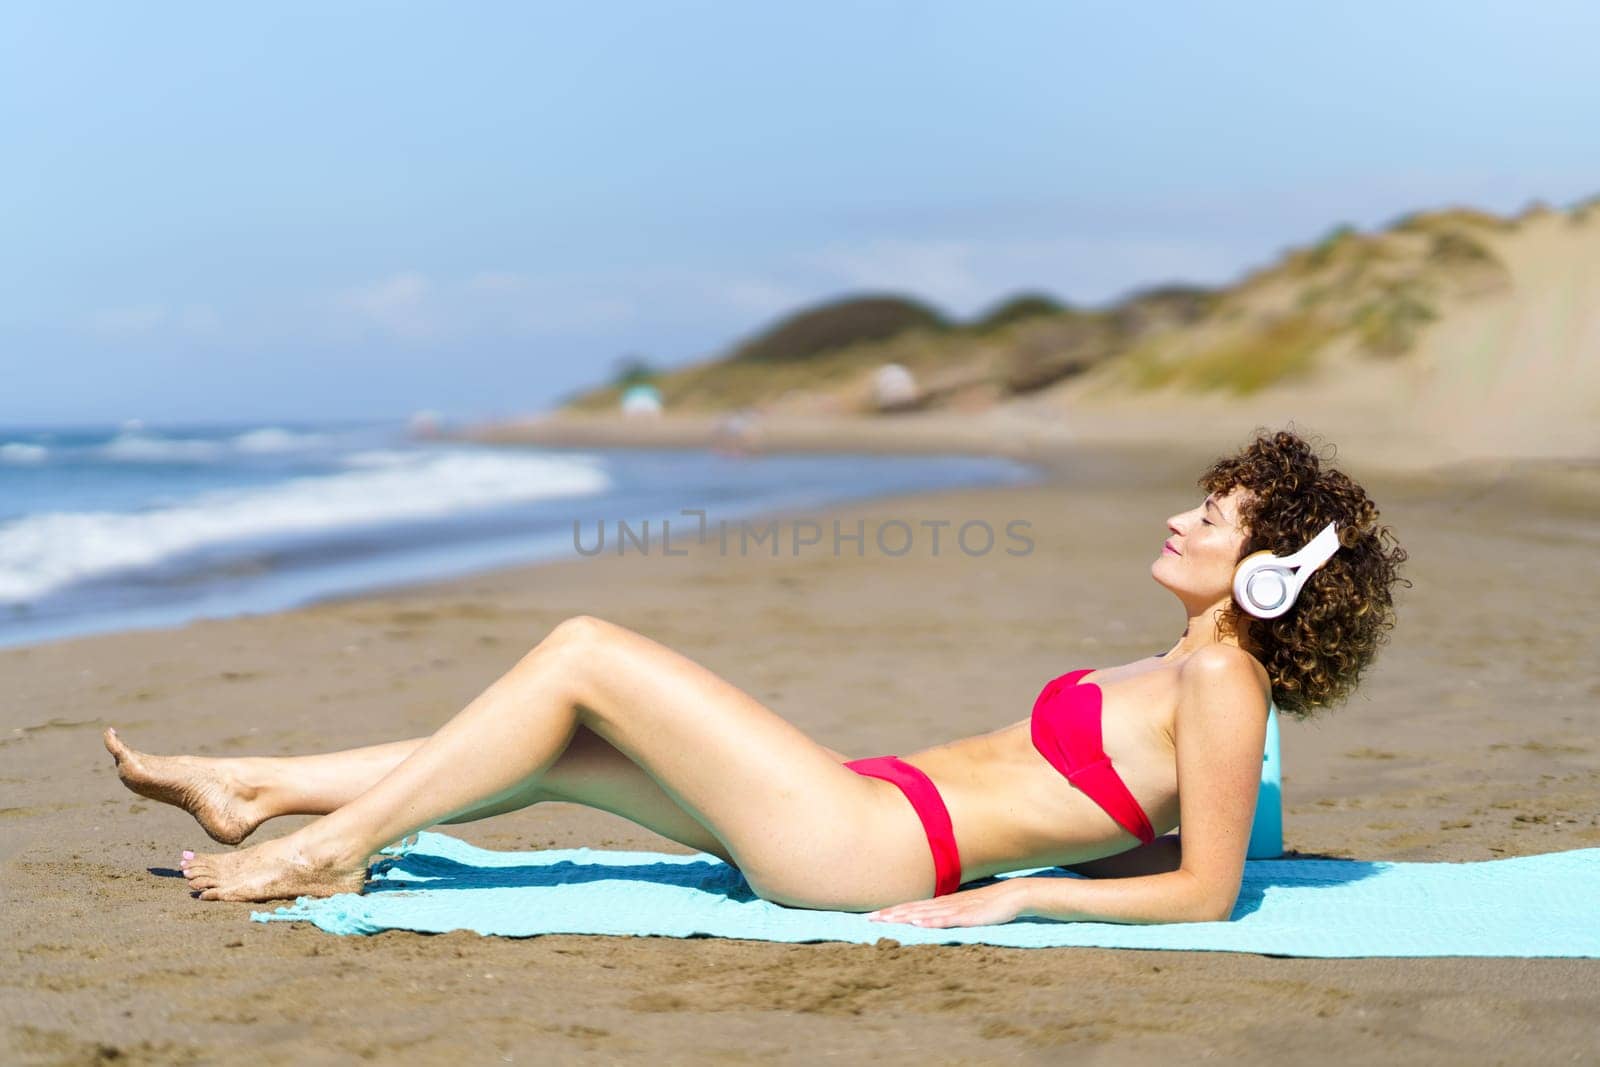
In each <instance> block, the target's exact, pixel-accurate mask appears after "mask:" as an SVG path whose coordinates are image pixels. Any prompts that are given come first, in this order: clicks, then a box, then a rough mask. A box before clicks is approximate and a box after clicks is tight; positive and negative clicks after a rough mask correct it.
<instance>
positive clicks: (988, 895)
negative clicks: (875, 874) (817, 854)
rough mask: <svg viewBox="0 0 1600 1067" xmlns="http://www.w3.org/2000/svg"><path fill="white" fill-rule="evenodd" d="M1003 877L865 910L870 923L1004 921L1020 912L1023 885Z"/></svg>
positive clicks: (980, 923) (938, 924) (985, 923)
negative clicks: (874, 909) (994, 880)
mask: <svg viewBox="0 0 1600 1067" xmlns="http://www.w3.org/2000/svg"><path fill="white" fill-rule="evenodd" d="M1018 881H1019V879H1014V878H1006V879H1002V880H1000V881H998V882H996V883H994V884H993V885H986V886H981V887H980V888H978V889H963V890H962V891H961V892H959V893H949V894H946V895H945V896H942V897H934V898H933V899H931V900H913V901H910V902H909V903H906V904H894V905H891V906H889V907H887V908H879V909H878V910H877V911H871V912H868V913H867V916H866V917H867V918H868V919H871V920H872V921H873V922H892V923H908V924H910V925H912V926H932V927H944V926H989V925H992V924H995V923H1008V922H1010V921H1011V920H1012V919H1015V918H1016V917H1017V916H1018V915H1021V914H1022V908H1023V905H1024V903H1025V902H1024V899H1023V892H1024V889H1025V887H1024V886H1022V885H1017V884H1013V883H1015V882H1018Z"/></svg>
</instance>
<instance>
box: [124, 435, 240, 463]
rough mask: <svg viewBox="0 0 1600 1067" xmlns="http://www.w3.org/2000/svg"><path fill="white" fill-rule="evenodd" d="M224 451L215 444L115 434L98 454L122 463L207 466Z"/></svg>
mask: <svg viewBox="0 0 1600 1067" xmlns="http://www.w3.org/2000/svg"><path fill="white" fill-rule="evenodd" d="M224 451H225V449H224V448H223V446H222V443H221V442H219V441H201V440H196V439H193V438H187V439H186V438H178V437H156V436H153V435H151V434H146V433H140V432H137V431H134V432H124V433H119V434H118V435H117V436H115V437H113V438H112V439H111V440H109V441H107V442H106V443H105V444H104V445H103V446H102V447H101V448H100V455H101V456H103V457H104V458H106V459H111V460H117V461H120V462H124V463H208V462H210V461H212V460H214V459H216V458H217V457H219V456H221V455H222V454H223V452H224Z"/></svg>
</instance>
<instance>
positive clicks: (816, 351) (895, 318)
mask: <svg viewBox="0 0 1600 1067" xmlns="http://www.w3.org/2000/svg"><path fill="white" fill-rule="evenodd" d="M947 325H948V323H947V322H946V321H945V318H944V316H943V315H941V314H940V313H939V312H938V311H935V310H934V309H933V308H931V307H929V306H928V305H926V304H923V303H919V302H918V301H915V300H908V299H906V298H904V297H898V296H863V297H852V298H850V299H846V300H837V301H834V302H832V303H828V304H824V305H822V306H821V307H816V308H808V309H806V310H804V311H798V312H795V313H794V314H792V315H790V316H788V317H787V318H785V319H783V320H781V321H779V322H778V323H777V324H776V325H774V326H771V327H769V328H768V329H766V330H763V331H762V332H761V333H759V334H757V335H756V336H755V337H752V338H751V339H750V340H748V341H746V342H744V343H743V344H741V345H739V347H737V348H735V349H734V350H733V354H732V355H730V356H729V357H728V360H729V362H732V363H792V362H796V361H799V360H811V359H815V358H816V357H817V356H820V355H823V354H824V353H827V352H831V351H834V350H835V349H840V348H845V347H848V346H851V345H858V344H862V343H863V342H869V341H882V340H887V339H888V338H891V337H894V336H896V335H898V334H902V333H905V332H906V331H907V330H914V329H923V330H934V331H937V330H942V329H944V328H945V327H946V326H947Z"/></svg>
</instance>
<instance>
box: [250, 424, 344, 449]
mask: <svg viewBox="0 0 1600 1067" xmlns="http://www.w3.org/2000/svg"><path fill="white" fill-rule="evenodd" d="M328 441H329V437H328V435H327V434H322V433H296V432H295V431H293V430H282V429H279V428H278V427H276V426H267V427H263V428H262V429H259V430H248V431H246V432H245V433H242V434H240V435H239V436H237V437H235V438H234V439H233V442H232V444H233V447H234V448H237V449H238V450H239V451H240V452H252V453H270V452H297V451H299V450H300V449H303V448H317V447H318V446H320V445H325V444H327V443H328Z"/></svg>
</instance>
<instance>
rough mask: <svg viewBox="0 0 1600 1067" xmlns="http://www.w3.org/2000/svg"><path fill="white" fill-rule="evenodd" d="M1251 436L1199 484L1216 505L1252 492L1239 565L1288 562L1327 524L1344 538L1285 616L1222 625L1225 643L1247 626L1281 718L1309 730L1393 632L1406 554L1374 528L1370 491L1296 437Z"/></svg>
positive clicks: (1243, 508)
mask: <svg viewBox="0 0 1600 1067" xmlns="http://www.w3.org/2000/svg"><path fill="white" fill-rule="evenodd" d="M1253 433H1254V434H1255V439H1254V440H1252V441H1251V442H1250V443H1249V444H1247V445H1245V446H1244V448H1242V449H1240V450H1239V451H1238V452H1237V453H1235V454H1233V455H1231V456H1224V457H1223V458H1221V459H1219V460H1217V461H1216V462H1215V463H1213V464H1212V465H1211V467H1210V468H1209V469H1207V470H1206V472H1205V473H1204V474H1202V475H1201V476H1200V481H1199V484H1200V487H1201V488H1202V489H1204V490H1206V491H1207V492H1214V493H1217V494H1218V495H1219V496H1225V495H1227V493H1228V492H1229V491H1231V490H1233V489H1235V488H1243V489H1246V490H1248V491H1249V493H1250V496H1248V497H1246V498H1245V499H1243V500H1242V501H1241V502H1240V505H1239V517H1240V522H1241V523H1242V524H1243V525H1244V526H1245V528H1246V529H1247V530H1248V536H1247V538H1246V541H1245V546H1244V550H1243V551H1242V552H1241V553H1240V555H1239V558H1240V559H1243V558H1244V557H1245V556H1248V555H1249V554H1250V553H1252V552H1258V551H1261V550H1263V549H1266V550H1268V551H1271V552H1273V553H1275V554H1277V555H1288V554H1290V553H1293V552H1297V551H1299V550H1300V549H1301V548H1303V547H1304V546H1305V544H1306V542H1308V541H1310V540H1311V538H1312V537H1314V536H1316V534H1317V533H1319V532H1320V531H1321V530H1322V529H1323V528H1324V527H1326V526H1327V525H1328V523H1330V522H1333V523H1337V524H1338V528H1339V544H1340V549H1339V551H1337V552H1335V553H1334V554H1333V557H1332V558H1331V559H1329V560H1328V562H1327V563H1325V564H1323V565H1322V566H1321V567H1319V568H1318V569H1317V570H1316V571H1315V572H1314V573H1313V574H1312V575H1311V577H1310V579H1309V580H1307V582H1306V584H1305V586H1304V587H1302V588H1301V590H1300V595H1299V597H1297V598H1296V600H1295V603H1294V606H1293V607H1292V608H1290V609H1289V610H1288V611H1287V612H1285V613H1284V614H1282V615H1280V616H1278V617H1277V618H1275V619H1257V618H1255V617H1254V616H1252V615H1249V614H1247V613H1245V611H1244V610H1243V609H1242V608H1241V607H1240V606H1239V604H1238V603H1237V602H1236V601H1230V602H1229V604H1228V607H1227V608H1226V609H1224V611H1223V612H1222V615H1221V618H1220V629H1221V632H1222V633H1225V634H1230V635H1237V634H1238V633H1239V629H1238V628H1239V626H1240V624H1241V623H1242V624H1244V625H1245V626H1246V630H1245V633H1246V634H1247V635H1248V644H1249V647H1250V649H1251V651H1253V652H1255V653H1256V654H1257V656H1258V657H1259V658H1260V660H1261V662H1262V665H1263V666H1265V667H1266V669H1267V674H1268V676H1269V677H1270V678H1271V679H1272V699H1273V701H1274V702H1275V703H1276V704H1277V706H1278V710H1279V711H1280V712H1282V713H1284V714H1286V715H1292V716H1294V717H1295V718H1297V719H1302V720H1303V719H1308V718H1310V717H1311V716H1312V715H1314V714H1316V712H1318V711H1319V710H1321V709H1324V708H1327V707H1330V706H1332V705H1334V704H1338V703H1340V702H1342V701H1344V700H1345V699H1347V698H1348V697H1349V696H1350V694H1351V693H1352V692H1354V691H1355V688H1356V684H1357V682H1358V681H1359V680H1360V677H1361V673H1362V671H1364V670H1365V669H1366V668H1367V666H1368V665H1369V664H1371V662H1372V660H1373V658H1374V657H1375V656H1376V655H1377V652H1378V648H1379V646H1380V645H1382V644H1384V643H1385V642H1387V640H1388V632H1389V631H1390V630H1392V629H1394V600H1393V596H1392V593H1391V589H1392V587H1393V586H1394V584H1395V583H1396V582H1403V583H1404V584H1405V585H1407V586H1410V585H1411V584H1412V583H1411V581H1410V580H1409V579H1407V578H1403V577H1400V576H1399V574H1398V568H1399V566H1400V564H1402V563H1404V562H1405V561H1406V552H1405V549H1403V548H1401V547H1400V545H1399V543H1398V542H1397V541H1396V540H1395V536H1394V531H1393V530H1391V529H1390V528H1389V527H1387V526H1379V525H1378V522H1377V519H1378V507H1377V505H1376V504H1374V503H1373V502H1372V498H1371V497H1369V496H1368V495H1367V492H1366V490H1365V489H1363V488H1361V486H1359V485H1357V484H1356V483H1355V482H1354V481H1352V480H1351V479H1350V477H1349V476H1348V475H1346V474H1345V473H1344V472H1343V471H1340V470H1336V469H1334V468H1332V467H1324V466H1323V460H1322V459H1321V458H1320V457H1319V456H1318V455H1317V453H1316V451H1315V450H1314V449H1313V448H1312V446H1311V445H1310V444H1309V443H1308V442H1307V441H1306V440H1305V439H1303V438H1302V437H1300V436H1299V435H1298V434H1296V433H1293V432H1291V431H1289V430H1278V431H1271V430H1267V429H1264V428H1262V427H1257V428H1256V429H1255V430H1254V431H1253ZM1329 458H1330V459H1331V458H1332V456H1331V455H1330V457H1329ZM1385 542H1387V543H1388V545H1387V546H1386V544H1385Z"/></svg>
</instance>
